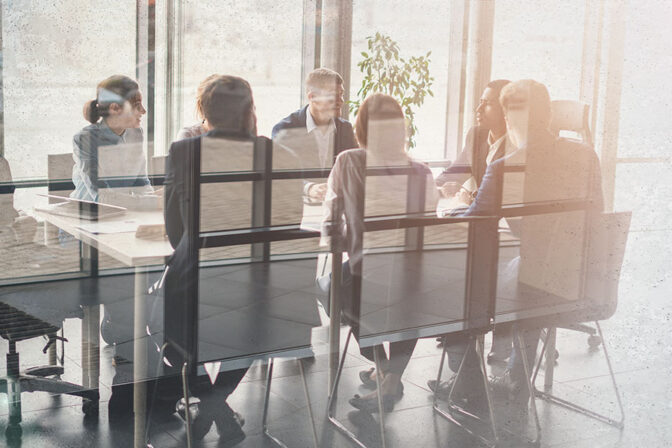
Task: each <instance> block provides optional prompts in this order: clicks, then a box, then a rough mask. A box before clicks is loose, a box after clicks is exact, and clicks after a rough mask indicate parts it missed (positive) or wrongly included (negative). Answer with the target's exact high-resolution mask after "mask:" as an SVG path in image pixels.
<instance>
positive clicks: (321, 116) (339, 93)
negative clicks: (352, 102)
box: [306, 68, 345, 124]
mask: <svg viewBox="0 0 672 448" xmlns="http://www.w3.org/2000/svg"><path fill="white" fill-rule="evenodd" d="M344 93H345V90H344V89H343V78H342V77H341V75H339V74H338V73H336V72H335V71H333V70H330V69H328V68H317V69H315V70H313V71H312V72H310V73H309V74H308V76H307V77H306V94H307V95H308V104H309V108H310V113H311V115H312V116H313V118H314V119H315V122H316V123H317V124H325V123H327V122H328V121H329V120H331V119H332V118H335V117H340V115H341V107H343V94H344Z"/></svg>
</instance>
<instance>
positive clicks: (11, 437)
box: [5, 424, 23, 442]
mask: <svg viewBox="0 0 672 448" xmlns="http://www.w3.org/2000/svg"><path fill="white" fill-rule="evenodd" d="M22 435H23V429H21V425H19V424H14V425H9V426H7V429H5V438H6V439H7V441H8V442H19V441H21V436H22Z"/></svg>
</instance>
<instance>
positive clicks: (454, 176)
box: [435, 128, 477, 193]
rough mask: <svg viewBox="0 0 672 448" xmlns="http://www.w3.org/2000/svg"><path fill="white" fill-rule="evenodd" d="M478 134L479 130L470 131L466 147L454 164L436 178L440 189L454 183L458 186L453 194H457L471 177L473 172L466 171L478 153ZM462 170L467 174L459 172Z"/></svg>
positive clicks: (472, 129) (465, 143)
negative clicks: (460, 187) (476, 152)
mask: <svg viewBox="0 0 672 448" xmlns="http://www.w3.org/2000/svg"><path fill="white" fill-rule="evenodd" d="M476 134H477V128H471V129H469V132H468V133H467V138H466V139H465V142H464V147H463V148H462V151H461V152H460V154H459V155H458V156H457V158H456V159H455V160H454V161H453V163H451V164H450V166H449V167H448V168H446V169H445V170H443V172H442V173H441V174H439V175H438V177H437V178H436V180H435V181H436V185H437V186H438V187H442V186H444V185H445V184H446V183H449V182H450V183H453V184H455V185H456V187H455V191H453V193H455V192H457V190H458V189H459V186H460V185H461V184H462V183H464V181H466V180H467V179H468V178H469V177H470V176H471V171H469V170H466V169H465V168H466V167H467V166H469V167H470V166H471V164H472V163H473V161H474V151H476V143H477V141H476V140H477V139H476ZM461 170H465V172H463V173H462V172H459V171H461Z"/></svg>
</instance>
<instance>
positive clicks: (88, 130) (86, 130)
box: [75, 122, 103, 138]
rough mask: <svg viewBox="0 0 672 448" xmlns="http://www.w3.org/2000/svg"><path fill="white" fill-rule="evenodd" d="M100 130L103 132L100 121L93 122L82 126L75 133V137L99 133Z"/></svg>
mask: <svg viewBox="0 0 672 448" xmlns="http://www.w3.org/2000/svg"><path fill="white" fill-rule="evenodd" d="M102 132H103V130H102V129H101V122H98V123H93V124H89V125H87V126H84V127H83V128H82V129H80V130H79V131H78V132H77V133H76V134H75V138H78V137H80V138H81V137H82V136H84V135H94V134H100V133H102Z"/></svg>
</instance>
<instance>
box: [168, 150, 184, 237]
mask: <svg viewBox="0 0 672 448" xmlns="http://www.w3.org/2000/svg"><path fill="white" fill-rule="evenodd" d="M177 143H178V142H175V143H173V144H172V145H170V152H169V154H168V158H167V159H166V178H165V181H164V201H165V203H164V209H163V214H164V218H165V222H166V233H167V234H168V239H169V240H170V245H171V246H173V248H175V247H177V245H178V243H179V242H180V239H182V234H183V232H184V224H183V222H182V205H183V201H184V175H183V173H182V171H181V169H180V167H184V166H185V164H184V163H180V153H181V152H184V151H180V148H179V146H178V145H177ZM182 149H184V148H182Z"/></svg>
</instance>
